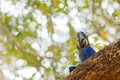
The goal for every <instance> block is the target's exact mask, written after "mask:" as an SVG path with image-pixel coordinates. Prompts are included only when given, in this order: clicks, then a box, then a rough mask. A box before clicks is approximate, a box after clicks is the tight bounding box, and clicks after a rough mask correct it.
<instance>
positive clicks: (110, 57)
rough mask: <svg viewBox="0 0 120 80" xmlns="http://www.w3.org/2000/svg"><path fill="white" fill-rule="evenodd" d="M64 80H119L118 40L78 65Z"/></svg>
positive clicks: (119, 53)
mask: <svg viewBox="0 0 120 80" xmlns="http://www.w3.org/2000/svg"><path fill="white" fill-rule="evenodd" d="M66 80H120V39H119V40H118V41H116V42H114V43H112V44H110V45H109V46H107V47H105V48H104V49H102V50H100V51H99V52H97V53H96V54H95V55H93V56H92V57H90V58H89V59H87V60H86V61H85V62H84V63H83V64H81V65H79V66H78V67H77V68H76V69H75V70H74V71H73V72H71V73H70V74H69V75H68V76H67V78H66Z"/></svg>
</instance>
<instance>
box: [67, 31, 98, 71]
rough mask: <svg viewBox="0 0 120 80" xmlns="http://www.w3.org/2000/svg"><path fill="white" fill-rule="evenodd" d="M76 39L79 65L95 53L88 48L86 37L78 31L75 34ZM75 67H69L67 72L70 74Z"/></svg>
mask: <svg viewBox="0 0 120 80" xmlns="http://www.w3.org/2000/svg"><path fill="white" fill-rule="evenodd" d="M77 38H78V41H77V42H78V44H77V49H78V52H79V60H80V62H81V63H83V62H84V61H85V60H86V59H88V58H89V57H90V56H92V55H93V54H95V53H96V51H95V50H94V49H93V48H92V47H91V46H90V43H89V41H88V36H87V35H86V34H85V33H84V32H82V31H79V32H78V33H77ZM75 68H76V66H70V67H69V71H70V72H72V71H73V70H74V69H75Z"/></svg>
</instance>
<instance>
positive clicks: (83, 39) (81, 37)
mask: <svg viewBox="0 0 120 80" xmlns="http://www.w3.org/2000/svg"><path fill="white" fill-rule="evenodd" d="M77 38H78V44H77V48H85V47H86V46H88V45H89V41H88V36H87V35H86V34H85V33H84V32H82V31H80V32H78V33H77Z"/></svg>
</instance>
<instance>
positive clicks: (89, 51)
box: [78, 45, 96, 63]
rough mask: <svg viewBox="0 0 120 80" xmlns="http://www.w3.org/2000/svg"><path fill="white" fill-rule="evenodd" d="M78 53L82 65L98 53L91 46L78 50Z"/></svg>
mask: <svg viewBox="0 0 120 80" xmlns="http://www.w3.org/2000/svg"><path fill="white" fill-rule="evenodd" d="M78 51H79V58H80V61H81V63H83V62H84V61H85V60H86V59H88V58H89V57H90V56H92V55H93V54H95V53H96V52H95V50H94V49H93V48H92V47H91V46H90V45H88V46H87V47H85V48H83V49H78Z"/></svg>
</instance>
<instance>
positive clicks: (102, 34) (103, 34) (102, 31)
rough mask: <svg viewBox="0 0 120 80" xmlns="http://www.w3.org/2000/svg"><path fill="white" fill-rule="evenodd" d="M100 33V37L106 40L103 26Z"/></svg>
mask: <svg viewBox="0 0 120 80" xmlns="http://www.w3.org/2000/svg"><path fill="white" fill-rule="evenodd" d="M100 35H101V37H103V38H104V39H106V40H107V39H108V36H107V31H106V29H105V28H103V29H101V31H100Z"/></svg>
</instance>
